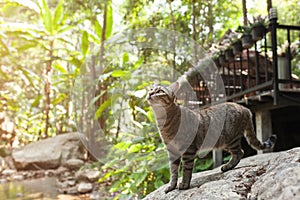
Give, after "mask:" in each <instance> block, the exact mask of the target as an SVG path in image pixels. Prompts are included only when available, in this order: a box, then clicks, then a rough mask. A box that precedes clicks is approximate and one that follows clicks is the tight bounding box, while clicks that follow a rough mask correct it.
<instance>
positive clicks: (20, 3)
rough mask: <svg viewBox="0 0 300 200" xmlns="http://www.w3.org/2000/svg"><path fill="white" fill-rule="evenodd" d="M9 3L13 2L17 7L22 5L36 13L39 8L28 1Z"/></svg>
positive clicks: (17, 0)
mask: <svg viewBox="0 0 300 200" xmlns="http://www.w3.org/2000/svg"><path fill="white" fill-rule="evenodd" d="M10 2H15V3H17V4H19V5H22V6H24V7H27V8H29V9H31V10H34V11H35V12H37V13H38V12H39V11H40V9H39V7H38V6H37V5H36V4H35V3H34V2H33V1H30V0H10Z"/></svg>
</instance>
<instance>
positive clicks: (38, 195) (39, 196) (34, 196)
mask: <svg viewBox="0 0 300 200" xmlns="http://www.w3.org/2000/svg"><path fill="white" fill-rule="evenodd" d="M43 197H44V194H43V193H42V192H38V193H33V194H28V195H27V196H26V198H25V199H43Z"/></svg>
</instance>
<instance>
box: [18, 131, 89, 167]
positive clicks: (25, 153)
mask: <svg viewBox="0 0 300 200" xmlns="http://www.w3.org/2000/svg"><path fill="white" fill-rule="evenodd" d="M83 138H85V136H84V135H83V134H79V133H66V134H62V135H58V136H55V137H53V138H48V139H45V140H41V141H38V142H34V143H30V144H28V145H27V146H24V147H23V148H21V149H15V150H14V151H13V153H12V157H13V160H14V163H15V167H16V168H17V169H18V170H28V169H55V168H57V167H59V166H61V165H64V164H65V163H66V162H67V160H69V159H71V158H77V159H84V156H85V148H84V145H83V143H82V141H81V140H82V139H83Z"/></svg>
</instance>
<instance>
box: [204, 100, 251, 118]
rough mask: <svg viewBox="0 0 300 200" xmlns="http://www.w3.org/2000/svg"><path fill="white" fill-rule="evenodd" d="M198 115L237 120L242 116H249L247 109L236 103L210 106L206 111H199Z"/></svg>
mask: <svg viewBox="0 0 300 200" xmlns="http://www.w3.org/2000/svg"><path fill="white" fill-rule="evenodd" d="M200 114H202V115H211V116H224V117H225V116H226V118H228V117H229V118H236V119H237V118H239V117H240V116H242V115H251V112H250V110H249V109H248V108H246V107H244V106H241V105H239V104H237V103H232V102H225V103H220V104H217V105H213V106H210V107H208V108H206V109H200Z"/></svg>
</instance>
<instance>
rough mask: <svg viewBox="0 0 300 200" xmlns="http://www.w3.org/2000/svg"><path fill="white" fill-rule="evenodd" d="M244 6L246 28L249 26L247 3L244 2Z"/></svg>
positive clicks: (244, 0)
mask: <svg viewBox="0 0 300 200" xmlns="http://www.w3.org/2000/svg"><path fill="white" fill-rule="evenodd" d="M242 5H243V22H244V26H247V25H248V16H247V15H248V11H247V1H246V0H242Z"/></svg>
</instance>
